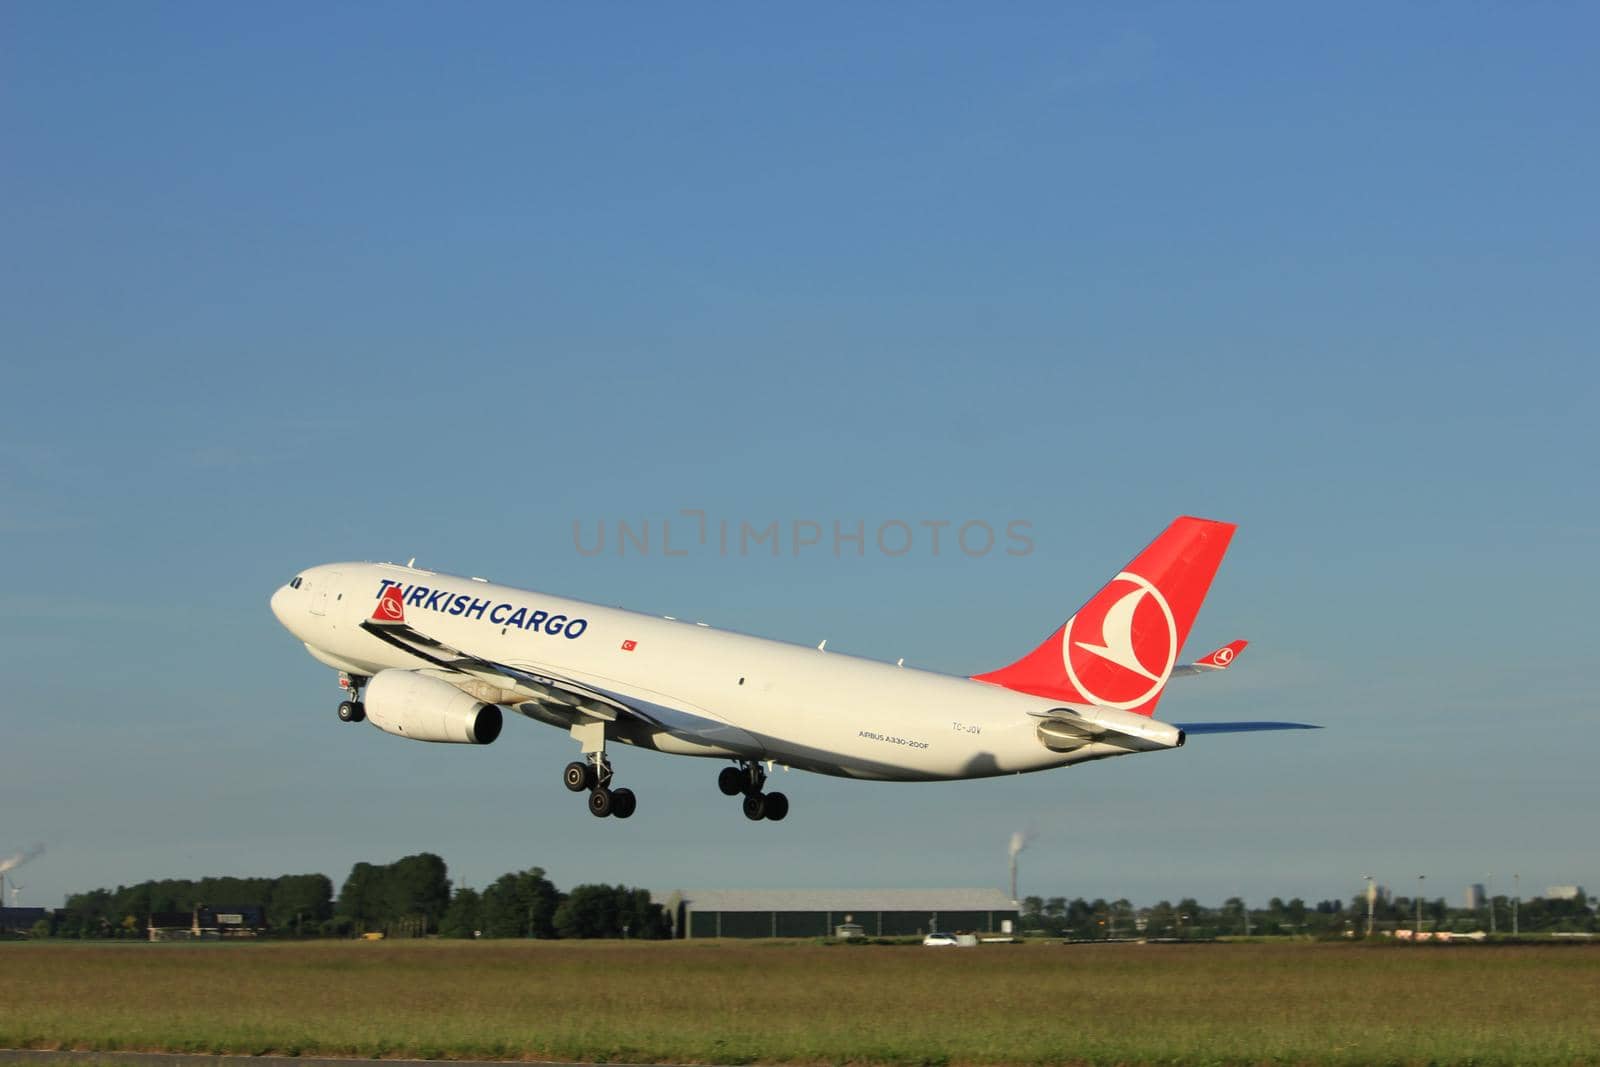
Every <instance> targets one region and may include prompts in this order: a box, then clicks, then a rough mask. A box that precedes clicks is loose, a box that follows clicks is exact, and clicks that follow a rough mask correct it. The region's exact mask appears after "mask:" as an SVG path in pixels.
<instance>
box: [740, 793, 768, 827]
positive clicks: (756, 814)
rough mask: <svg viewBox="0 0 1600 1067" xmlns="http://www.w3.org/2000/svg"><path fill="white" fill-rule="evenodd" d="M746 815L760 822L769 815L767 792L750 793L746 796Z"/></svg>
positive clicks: (753, 820) (751, 819)
mask: <svg viewBox="0 0 1600 1067" xmlns="http://www.w3.org/2000/svg"><path fill="white" fill-rule="evenodd" d="M744 817H745V818H747V819H749V820H750V821H751V822H760V821H761V820H762V819H764V818H766V817H767V795H766V794H765V793H750V794H748V795H747V796H746V797H745V798H744Z"/></svg>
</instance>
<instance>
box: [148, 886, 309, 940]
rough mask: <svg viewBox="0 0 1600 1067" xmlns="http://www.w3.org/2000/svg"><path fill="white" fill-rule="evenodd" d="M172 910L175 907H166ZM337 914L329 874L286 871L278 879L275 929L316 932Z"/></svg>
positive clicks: (270, 912) (271, 910) (271, 913)
mask: <svg viewBox="0 0 1600 1067" xmlns="http://www.w3.org/2000/svg"><path fill="white" fill-rule="evenodd" d="M165 910H171V909H165ZM332 917H333V881H332V879H330V878H329V877H328V876H327V875H325V874H286V875H284V876H282V877H281V878H278V879H276V881H275V883H274V885H273V887H272V896H271V900H270V902H269V903H268V904H267V924H268V925H269V926H271V927H272V928H273V929H274V930H277V931H281V932H284V933H287V932H290V931H293V932H295V933H297V934H299V933H306V932H311V933H315V932H316V931H317V930H318V929H319V928H320V927H321V926H322V922H323V920H325V919H329V918H332Z"/></svg>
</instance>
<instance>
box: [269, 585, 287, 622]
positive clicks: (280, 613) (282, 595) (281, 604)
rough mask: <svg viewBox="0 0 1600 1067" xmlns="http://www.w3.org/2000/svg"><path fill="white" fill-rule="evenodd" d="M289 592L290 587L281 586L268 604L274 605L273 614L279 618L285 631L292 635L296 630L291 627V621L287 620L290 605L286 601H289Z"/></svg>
mask: <svg viewBox="0 0 1600 1067" xmlns="http://www.w3.org/2000/svg"><path fill="white" fill-rule="evenodd" d="M288 592H289V587H288V586H286V585H281V586H279V587H278V591H277V592H275V593H273V594H272V599H271V600H269V601H267V603H268V604H270V605H272V614H273V615H274V616H276V617H277V620H278V622H279V623H280V624H281V625H282V626H283V627H284V628H285V629H287V630H289V631H290V632H291V633H292V632H294V628H293V627H291V626H290V625H289V620H288V619H287V618H285V615H286V613H287V610H288V605H287V604H286V603H285V601H286V600H287V599H288Z"/></svg>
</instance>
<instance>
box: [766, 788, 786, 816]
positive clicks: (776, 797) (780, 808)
mask: <svg viewBox="0 0 1600 1067" xmlns="http://www.w3.org/2000/svg"><path fill="white" fill-rule="evenodd" d="M787 814H789V798H788V797H786V796H784V795H783V794H782V793H768V794H767V810H766V812H765V815H766V817H767V818H768V819H771V820H772V821H773V822H782V821H783V817H784V816H785V815H787Z"/></svg>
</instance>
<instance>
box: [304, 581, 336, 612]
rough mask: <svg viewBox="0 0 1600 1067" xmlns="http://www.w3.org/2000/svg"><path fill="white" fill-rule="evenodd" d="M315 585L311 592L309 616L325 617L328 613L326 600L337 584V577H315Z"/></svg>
mask: <svg viewBox="0 0 1600 1067" xmlns="http://www.w3.org/2000/svg"><path fill="white" fill-rule="evenodd" d="M315 580H316V583H317V584H316V585H315V586H313V587H312V590H311V614H313V615H326V614H327V613H328V599H329V597H330V596H331V595H332V594H333V592H334V589H335V587H336V586H338V584H339V575H338V574H330V573H323V574H319V575H317V577H316V579H315Z"/></svg>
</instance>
